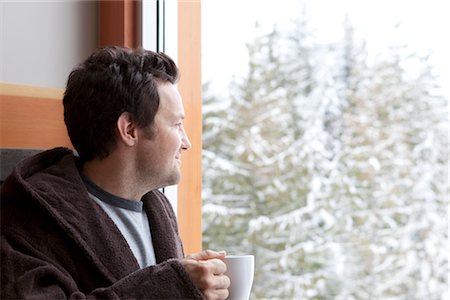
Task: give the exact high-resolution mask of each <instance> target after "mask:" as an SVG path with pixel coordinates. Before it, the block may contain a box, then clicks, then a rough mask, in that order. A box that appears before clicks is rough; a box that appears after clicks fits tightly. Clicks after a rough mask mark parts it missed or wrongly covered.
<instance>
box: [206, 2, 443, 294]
mask: <svg viewBox="0 0 450 300" xmlns="http://www.w3.org/2000/svg"><path fill="white" fill-rule="evenodd" d="M444 6H445V4H444V2H442V1H406V0H398V1H387V0H379V1H333V0H328V1H326V0H315V1H306V0H305V1H301V0H296V1H288V0H283V1H263V0H258V1H251V0H246V1H212V0H204V1H202V15H203V20H202V47H203V49H202V55H203V61H202V66H203V69H202V72H203V84H204V87H203V95H204V99H203V118H204V119H203V242H204V245H203V246H204V248H212V249H218V250H221V249H225V250H227V251H228V253H230V254H247V253H250V254H254V255H255V257H256V259H255V261H256V269H255V280H254V285H253V289H252V296H251V299H267V298H278V299H345V300H348V299H448V297H449V294H448V286H447V280H448V278H447V276H448V275H447V274H448V271H449V267H448V262H447V258H448V253H449V248H448V246H449V240H448V227H447V224H448V216H447V209H448V205H449V202H448V191H449V188H448V183H447V181H448V169H447V164H448V131H449V126H448V108H447V106H448V99H449V93H450V90H449V87H448V82H450V76H449V68H448V67H444V66H448V65H449V59H448V53H450V49H449V48H450V47H449V43H448V38H447V37H446V33H445V32H446V30H447V29H446V28H449V25H450V24H449V21H448V17H447V16H446V15H444V12H446V8H448V7H444ZM444 23H445V24H444ZM445 85H447V86H445Z"/></svg>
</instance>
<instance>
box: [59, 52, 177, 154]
mask: <svg viewBox="0 0 450 300" xmlns="http://www.w3.org/2000/svg"><path fill="white" fill-rule="evenodd" d="M177 80H178V68H177V67H176V65H175V63H174V62H173V60H172V59H171V58H170V57H168V56H167V55H165V54H164V53H155V52H152V51H148V50H144V49H137V50H132V49H129V48H124V47H118V46H114V47H105V48H100V49H97V50H96V51H95V52H94V53H93V54H92V55H91V56H90V57H88V58H87V59H86V61H85V62H83V63H82V64H81V65H79V66H78V67H76V68H75V69H74V70H73V71H72V72H71V73H70V75H69V79H68V81H67V88H66V91H65V93H64V98H63V104H64V122H65V123H66V126H67V131H68V133H69V137H70V140H71V142H72V144H73V146H74V147H75V149H76V150H77V152H78V155H79V156H80V158H81V159H82V160H84V161H89V160H92V159H94V158H96V157H98V158H104V157H107V156H108V155H109V154H110V153H111V151H112V150H113V149H114V147H115V146H116V142H117V139H116V138H117V137H116V123H117V120H118V118H119V116H120V115H121V114H122V113H123V112H128V113H130V116H131V118H132V120H133V121H134V122H135V123H136V124H137V126H138V127H139V128H149V130H148V131H149V136H150V137H151V135H152V131H151V126H152V125H153V120H154V117H155V115H156V112H157V111H158V108H159V95H158V91H157V86H158V84H160V83H162V82H170V83H172V84H174V83H176V82H177Z"/></svg>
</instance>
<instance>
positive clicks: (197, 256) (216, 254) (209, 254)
mask: <svg viewBox="0 0 450 300" xmlns="http://www.w3.org/2000/svg"><path fill="white" fill-rule="evenodd" d="M225 255H227V253H226V252H225V251H223V250H222V251H214V250H209V249H208V250H205V251H202V252H200V253H194V254H191V255H189V256H187V258H190V259H194V260H208V259H213V258H220V259H222V258H224V257H225Z"/></svg>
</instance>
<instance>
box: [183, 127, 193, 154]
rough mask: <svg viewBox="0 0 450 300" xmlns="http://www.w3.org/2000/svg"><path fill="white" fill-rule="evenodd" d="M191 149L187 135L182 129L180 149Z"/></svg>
mask: <svg viewBox="0 0 450 300" xmlns="http://www.w3.org/2000/svg"><path fill="white" fill-rule="evenodd" d="M191 147H192V145H191V142H190V141H189V138H188V136H187V133H186V131H185V130H184V128H183V130H182V133H181V148H182V149H183V150H189V149H191Z"/></svg>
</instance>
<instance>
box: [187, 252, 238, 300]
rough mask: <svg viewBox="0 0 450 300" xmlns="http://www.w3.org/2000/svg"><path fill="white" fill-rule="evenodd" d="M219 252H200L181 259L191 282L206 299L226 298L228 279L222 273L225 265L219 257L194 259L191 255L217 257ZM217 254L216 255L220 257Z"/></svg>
mask: <svg viewBox="0 0 450 300" xmlns="http://www.w3.org/2000/svg"><path fill="white" fill-rule="evenodd" d="M217 253H219V252H215V251H212V252H209V253H208V252H207V251H204V252H202V253H200V254H201V255H197V256H196V255H193V256H190V257H189V258H186V259H184V260H182V264H183V266H184V269H185V270H186V272H187V273H188V274H189V276H190V278H191V280H192V281H193V283H194V284H195V285H196V286H197V287H198V289H199V290H200V291H201V292H202V294H203V295H204V296H205V298H206V299H208V300H209V299H226V298H227V297H228V287H229V286H230V279H229V278H228V277H227V276H226V275H224V272H225V271H226V269H227V267H226V265H225V263H224V262H223V261H222V260H221V259H220V258H212V259H206V260H205V259H201V260H195V259H192V257H196V258H199V257H201V258H204V257H217ZM221 256H222V254H219V256H218V257H221Z"/></svg>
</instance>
